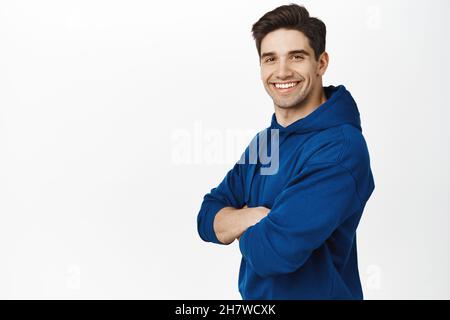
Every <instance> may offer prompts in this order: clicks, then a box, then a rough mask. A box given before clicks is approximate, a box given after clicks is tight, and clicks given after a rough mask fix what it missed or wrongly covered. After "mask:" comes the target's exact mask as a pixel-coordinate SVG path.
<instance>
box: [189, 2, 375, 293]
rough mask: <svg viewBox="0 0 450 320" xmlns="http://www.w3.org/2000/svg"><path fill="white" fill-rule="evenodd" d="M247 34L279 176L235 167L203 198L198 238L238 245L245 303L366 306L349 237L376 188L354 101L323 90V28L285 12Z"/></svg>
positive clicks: (341, 92)
mask: <svg viewBox="0 0 450 320" xmlns="http://www.w3.org/2000/svg"><path fill="white" fill-rule="evenodd" d="M252 32H253V37H254V39H255V41H256V48H257V51H258V58H259V60H260V66H261V79H262V82H263V84H264V87H265V89H266V91H267V93H268V94H269V96H270V97H271V98H272V100H273V103H274V109H275V110H274V111H275V112H274V114H273V115H272V119H271V124H270V126H269V127H268V128H267V129H265V130H264V132H266V133H267V136H271V137H272V136H273V135H274V134H276V137H277V139H276V140H271V141H276V143H277V145H273V143H271V144H269V145H268V147H267V151H268V152H272V151H274V150H279V164H278V166H279V169H278V170H277V172H276V173H274V174H272V175H263V174H261V173H260V170H259V169H261V168H262V167H263V166H264V165H265V164H264V163H262V161H258V162H257V163H256V164H252V163H246V162H245V161H240V162H238V163H236V164H235V165H234V167H233V168H232V169H231V170H230V171H229V172H228V173H227V175H226V176H225V178H224V179H223V180H222V182H221V183H220V184H219V185H218V186H217V187H216V188H213V189H211V191H210V192H209V193H208V194H206V195H205V196H204V198H203V203H202V205H201V208H200V212H199V214H198V217H197V227H198V232H199V235H200V237H201V238H202V239H203V240H204V241H208V242H213V243H217V244H230V243H232V242H234V241H235V240H236V239H238V241H239V250H240V252H241V254H242V259H241V264H240V270H239V292H240V293H241V296H242V298H243V299H363V292H362V287H361V282H360V278H359V271H358V262H357V249H356V229H357V226H358V224H359V221H360V219H361V216H362V213H363V210H364V207H365V205H366V202H367V201H368V199H369V197H370V196H371V194H372V192H373V190H374V188H375V184H374V180H373V176H372V171H371V168H370V160H369V152H368V149H367V145H366V142H365V139H364V137H363V135H362V129H361V121H360V117H359V111H358V108H357V105H356V103H355V101H354V99H353V98H352V96H351V94H350V93H349V91H347V89H346V88H345V87H344V86H342V85H339V86H327V87H324V86H323V84H322V77H323V75H324V74H325V71H326V69H327V66H328V62H329V57H328V54H327V53H326V51H325V39H326V27H325V24H324V23H323V22H322V21H320V20H319V19H317V18H312V17H310V16H309V13H308V11H307V10H306V9H305V8H304V7H302V6H298V5H295V4H291V5H286V6H281V7H278V8H276V9H275V10H273V11H270V12H268V13H266V14H265V15H264V16H263V17H261V19H259V21H257V22H256V23H255V24H254V25H253V28H252ZM274 132H275V133H274ZM263 145H264V141H260V143H259V147H261V146H263ZM275 147H276V148H275ZM271 150H272V151H271ZM251 151H252V148H251V147H250V146H249V147H247V148H246V150H245V151H244V153H243V158H241V159H246V158H247V157H248V158H251V153H252V152H251Z"/></svg>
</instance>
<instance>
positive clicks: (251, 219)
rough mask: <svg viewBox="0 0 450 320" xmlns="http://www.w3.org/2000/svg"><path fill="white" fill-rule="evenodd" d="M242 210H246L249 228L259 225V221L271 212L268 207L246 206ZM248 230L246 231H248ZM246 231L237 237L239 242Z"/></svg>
mask: <svg viewBox="0 0 450 320" xmlns="http://www.w3.org/2000/svg"><path fill="white" fill-rule="evenodd" d="M242 210H246V211H245V214H246V215H247V225H248V226H247V228H249V227H251V226H254V225H255V224H257V223H258V222H259V221H261V219H262V218H264V217H265V216H267V215H268V214H269V212H270V209H268V208H266V207H253V208H249V207H248V206H244V207H243V208H242ZM247 228H246V229H245V230H247ZM245 230H244V231H243V232H242V233H240V234H239V235H238V236H237V237H236V239H238V240H239V239H240V238H241V235H242V234H243V233H244V232H245Z"/></svg>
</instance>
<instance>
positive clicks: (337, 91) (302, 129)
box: [270, 85, 362, 135]
mask: <svg viewBox="0 0 450 320" xmlns="http://www.w3.org/2000/svg"><path fill="white" fill-rule="evenodd" d="M324 91H325V95H326V97H327V101H325V102H324V103H323V104H321V105H320V106H319V107H318V108H317V109H316V110H314V111H313V112H311V113H310V114H309V115H308V116H306V117H305V118H302V119H299V120H297V121H295V122H293V123H291V124H290V125H289V126H287V127H283V126H281V125H280V124H279V123H278V122H277V119H276V116H275V113H274V114H273V115H272V122H271V125H270V129H278V130H279V132H280V134H281V135H282V134H290V133H298V134H302V133H306V132H311V131H318V130H325V129H328V128H331V127H335V126H339V125H343V124H350V125H352V126H354V127H356V128H358V130H359V131H362V130H361V119H360V115H359V110H358V107H357V106H356V102H355V100H354V99H353V97H352V95H351V94H350V92H348V91H347V89H346V88H345V87H344V86H343V85H340V86H336V87H335V86H328V87H324Z"/></svg>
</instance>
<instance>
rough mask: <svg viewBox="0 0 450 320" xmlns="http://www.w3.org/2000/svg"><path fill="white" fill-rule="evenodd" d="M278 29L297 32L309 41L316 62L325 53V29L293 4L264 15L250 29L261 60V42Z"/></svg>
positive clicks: (319, 22)
mask: <svg viewBox="0 0 450 320" xmlns="http://www.w3.org/2000/svg"><path fill="white" fill-rule="evenodd" d="M280 28H285V29H290V30H292V29H293V30H298V31H300V32H302V33H303V34H304V35H305V36H306V37H307V38H308V40H309V45H310V46H311V48H312V49H313V50H314V54H315V56H316V60H318V59H319V56H320V55H321V54H322V53H323V52H324V51H325V42H326V35H327V28H326V26H325V24H324V23H323V22H322V21H321V20H320V19H318V18H312V17H310V16H309V12H308V10H306V9H305V7H303V6H299V5H297V4H295V3H291V4H290V5H283V6H280V7H278V8H276V9H274V10H272V11H269V12H267V13H266V14H264V15H263V16H262V17H261V18H260V19H259V20H258V22H256V23H255V24H254V25H253V27H252V33H253V38H254V39H255V42H256V49H257V50H258V55H259V57H260V58H261V42H262V40H263V38H264V37H265V36H266V35H267V34H268V33H270V32H272V31H275V30H277V29H280Z"/></svg>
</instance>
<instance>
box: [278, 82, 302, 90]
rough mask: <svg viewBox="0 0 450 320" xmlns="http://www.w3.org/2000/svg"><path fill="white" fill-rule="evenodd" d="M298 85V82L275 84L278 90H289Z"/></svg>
mask: <svg viewBox="0 0 450 320" xmlns="http://www.w3.org/2000/svg"><path fill="white" fill-rule="evenodd" d="M296 85H297V82H291V83H275V87H277V88H278V89H287V88H292V87H295V86H296Z"/></svg>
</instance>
